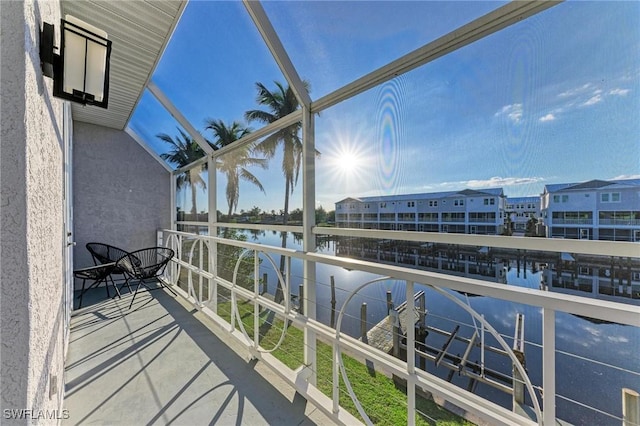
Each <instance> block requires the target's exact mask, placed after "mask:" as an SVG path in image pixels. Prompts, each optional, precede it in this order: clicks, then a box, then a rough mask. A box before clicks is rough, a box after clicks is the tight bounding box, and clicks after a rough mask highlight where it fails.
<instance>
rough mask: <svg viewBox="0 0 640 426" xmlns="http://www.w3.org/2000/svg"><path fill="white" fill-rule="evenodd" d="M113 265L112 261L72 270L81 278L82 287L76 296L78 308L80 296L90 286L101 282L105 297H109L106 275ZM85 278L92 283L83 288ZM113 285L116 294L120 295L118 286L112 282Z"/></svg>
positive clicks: (75, 275) (79, 306) (80, 305)
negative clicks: (105, 292) (103, 285)
mask: <svg viewBox="0 0 640 426" xmlns="http://www.w3.org/2000/svg"><path fill="white" fill-rule="evenodd" d="M114 266H115V263H113V262H112V263H104V264H102V265H96V266H89V267H88V268H81V269H76V270H74V271H73V276H74V277H76V278H78V279H81V280H82V289H81V290H80V296H78V298H79V299H80V303H79V304H78V309H79V308H81V307H82V296H84V293H85V292H86V291H87V290H89V289H90V288H93V287H97V286H98V285H99V284H100V283H101V282H104V283H105V289H106V291H107V297H110V294H109V283H108V281H107V277H109V275H110V274H111V272H112V271H113V268H114ZM87 280H89V281H93V283H92V284H91V285H90V286H89V287H88V288H85V284H86V282H87ZM113 286H114V287H115V289H116V294H117V295H118V297H120V292H119V291H118V287H117V286H116V285H115V283H113Z"/></svg>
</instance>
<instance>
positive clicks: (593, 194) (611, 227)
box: [540, 179, 640, 242]
mask: <svg viewBox="0 0 640 426" xmlns="http://www.w3.org/2000/svg"><path fill="white" fill-rule="evenodd" d="M540 202H541V212H542V219H543V222H544V225H545V228H546V236H547V237H549V238H573V239H582V240H609V241H636V242H638V241H640V179H625V180H609V181H605V180H590V181H588V182H582V183H561V184H553V185H546V186H545V187H544V191H543V193H542V195H541V197H540Z"/></svg>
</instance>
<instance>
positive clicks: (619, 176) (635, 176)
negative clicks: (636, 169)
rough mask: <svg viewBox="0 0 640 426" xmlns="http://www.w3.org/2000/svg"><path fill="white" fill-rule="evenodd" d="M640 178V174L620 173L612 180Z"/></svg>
mask: <svg viewBox="0 0 640 426" xmlns="http://www.w3.org/2000/svg"><path fill="white" fill-rule="evenodd" d="M627 179H640V175H618V176H616V177H614V178H611V179H610V180H627Z"/></svg>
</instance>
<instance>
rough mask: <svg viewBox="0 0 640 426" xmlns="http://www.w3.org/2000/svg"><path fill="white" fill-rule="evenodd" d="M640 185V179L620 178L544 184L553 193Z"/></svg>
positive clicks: (545, 189)
mask: <svg viewBox="0 0 640 426" xmlns="http://www.w3.org/2000/svg"><path fill="white" fill-rule="evenodd" d="M634 186H640V179H619V180H608V181H607V180H599V179H593V180H590V181H586V182H578V183H556V184H550V185H545V186H544V192H547V193H552V192H559V191H582V190H593V189H602V188H610V189H621V188H628V187H634Z"/></svg>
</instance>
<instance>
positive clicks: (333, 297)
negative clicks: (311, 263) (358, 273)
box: [330, 275, 336, 328]
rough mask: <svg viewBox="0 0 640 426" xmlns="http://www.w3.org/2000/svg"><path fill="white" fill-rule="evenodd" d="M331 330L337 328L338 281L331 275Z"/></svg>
mask: <svg viewBox="0 0 640 426" xmlns="http://www.w3.org/2000/svg"><path fill="white" fill-rule="evenodd" d="M330 278H331V328H334V327H335V326H336V279H335V277H334V276H333V275H331V277H330Z"/></svg>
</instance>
